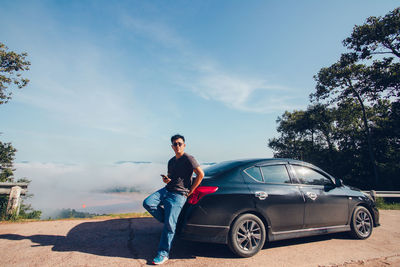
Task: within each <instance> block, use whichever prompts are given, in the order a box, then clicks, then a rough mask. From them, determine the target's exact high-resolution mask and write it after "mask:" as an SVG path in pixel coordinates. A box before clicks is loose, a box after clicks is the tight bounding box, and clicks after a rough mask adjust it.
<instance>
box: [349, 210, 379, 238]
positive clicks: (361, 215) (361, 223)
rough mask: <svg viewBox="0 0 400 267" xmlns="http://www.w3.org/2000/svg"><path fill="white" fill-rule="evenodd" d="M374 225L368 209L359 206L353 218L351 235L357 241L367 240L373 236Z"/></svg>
mask: <svg viewBox="0 0 400 267" xmlns="http://www.w3.org/2000/svg"><path fill="white" fill-rule="evenodd" d="M373 224H374V221H373V219H372V216H371V213H370V212H369V211H368V210H367V209H366V208H364V207H362V206H358V207H357V208H356V209H355V210H354V212H353V216H352V217H351V224H350V226H351V235H352V236H353V237H354V238H357V239H366V238H368V237H369V236H370V235H371V234H372V229H373V227H374V225H373Z"/></svg>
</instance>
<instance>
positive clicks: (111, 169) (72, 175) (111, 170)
mask: <svg viewBox="0 0 400 267" xmlns="http://www.w3.org/2000/svg"><path fill="white" fill-rule="evenodd" d="M203 167H204V166H203ZM166 168H167V167H166V164H161V163H150V162H118V163H114V164H108V165H107V164H102V165H101V164H58V163H38V162H24V163H17V164H15V169H16V171H15V178H16V179H19V178H23V177H26V178H28V179H29V180H31V181H32V182H31V183H30V185H29V187H28V192H29V193H30V194H33V197H30V198H28V199H27V200H25V202H26V203H28V204H31V205H32V207H33V208H34V209H36V210H41V211H42V218H48V217H53V218H54V217H55V216H56V213H57V212H59V211H60V210H61V209H75V210H77V211H83V212H89V213H96V214H109V213H128V212H143V211H144V209H143V207H142V202H143V199H144V198H145V197H146V196H147V195H148V194H149V193H151V192H153V191H155V190H157V189H159V188H161V187H162V186H164V183H163V182H162V180H161V177H160V174H161V173H163V174H165V173H166V172H167V169H166Z"/></svg>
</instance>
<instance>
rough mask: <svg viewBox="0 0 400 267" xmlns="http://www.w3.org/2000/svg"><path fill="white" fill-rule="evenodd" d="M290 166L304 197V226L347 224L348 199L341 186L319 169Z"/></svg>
mask: <svg viewBox="0 0 400 267" xmlns="http://www.w3.org/2000/svg"><path fill="white" fill-rule="evenodd" d="M291 168H292V170H293V171H294V173H295V176H296V178H297V179H298V181H299V188H300V190H301V192H302V193H303V194H304V198H305V209H304V228H317V227H326V226H337V225H345V224H347V221H348V214H349V202H348V201H349V200H348V197H347V195H346V193H345V191H344V190H343V188H341V187H336V186H335V184H334V183H333V181H332V180H331V178H330V177H329V176H328V175H327V174H325V173H323V172H322V171H320V170H316V169H313V168H311V167H309V166H302V165H295V164H292V165H291Z"/></svg>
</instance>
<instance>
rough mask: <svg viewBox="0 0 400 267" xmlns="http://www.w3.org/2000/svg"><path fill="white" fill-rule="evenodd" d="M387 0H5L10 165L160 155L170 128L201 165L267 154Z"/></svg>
mask: <svg viewBox="0 0 400 267" xmlns="http://www.w3.org/2000/svg"><path fill="white" fill-rule="evenodd" d="M397 6H398V1H391V0H385V1H377V0H376V1H368V0H367V1H366V0H358V1H348V0H347V1H316V0H315V1H253V0H250V1H223V0H219V1H101V0H99V1H15V0H12V1H8V0H3V1H2V4H1V6H0V24H1V25H2V26H1V28H0V37H1V38H0V41H1V42H3V43H5V44H6V45H7V46H8V47H9V48H10V49H11V50H14V51H17V52H23V51H25V52H27V53H28V54H29V60H30V61H31V63H32V66H31V70H30V71H29V72H28V73H27V74H26V76H28V78H29V79H30V80H31V82H30V83H29V85H28V86H27V87H26V88H24V89H22V90H14V97H13V99H12V100H11V101H10V102H9V103H8V104H6V105H1V106H0V121H1V124H0V127H1V128H0V131H1V132H3V134H2V135H1V136H0V138H1V140H2V141H3V142H12V143H13V145H14V146H15V147H16V148H17V149H18V153H17V155H16V160H17V162H22V161H29V162H57V163H68V164H92V163H96V164H109V163H113V162H117V161H124V160H127V161H128V160H132V161H152V162H159V163H165V162H166V161H167V160H168V159H169V158H170V157H171V156H172V150H171V148H170V143H169V138H170V136H171V135H173V134H175V133H181V134H183V135H185V136H186V139H187V152H188V153H190V154H193V155H194V156H195V157H196V158H197V159H198V160H199V161H201V162H213V161H223V160H229V159H235V158H249V157H271V156H272V151H271V150H270V149H269V148H268V147H267V140H268V139H269V138H272V137H274V136H277V133H276V126H277V125H276V122H275V120H276V119H277V117H278V116H279V115H281V114H282V113H283V112H284V111H285V110H289V111H292V110H294V109H304V108H306V107H307V105H308V103H309V100H308V95H309V94H310V93H311V92H312V91H313V90H314V86H315V81H314V80H313V75H315V74H316V73H317V72H318V70H319V69H320V68H321V67H326V66H329V65H330V64H332V63H334V62H335V61H336V60H337V59H338V58H339V56H340V53H341V52H343V51H344V48H343V46H342V44H341V41H342V40H343V39H344V38H346V37H347V36H348V35H349V34H350V32H351V30H352V28H353V26H354V25H356V24H362V23H363V22H364V21H365V19H366V18H367V17H368V16H373V15H374V16H382V15H385V14H386V13H388V12H389V11H391V10H393V9H394V8H395V7H397Z"/></svg>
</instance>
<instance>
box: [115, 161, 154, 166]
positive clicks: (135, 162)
mask: <svg viewBox="0 0 400 267" xmlns="http://www.w3.org/2000/svg"><path fill="white" fill-rule="evenodd" d="M125 163H131V164H150V163H152V162H151V161H129V160H121V161H116V162H115V164H118V165H120V164H125Z"/></svg>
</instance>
